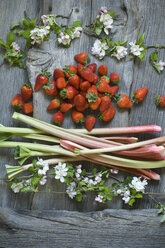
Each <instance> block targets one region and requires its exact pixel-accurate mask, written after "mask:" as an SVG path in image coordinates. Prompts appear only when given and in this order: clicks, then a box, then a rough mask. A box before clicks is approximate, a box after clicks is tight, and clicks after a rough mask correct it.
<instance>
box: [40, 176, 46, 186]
mask: <svg viewBox="0 0 165 248" xmlns="http://www.w3.org/2000/svg"><path fill="white" fill-rule="evenodd" d="M46 182H47V179H46V176H43V177H42V178H41V179H40V184H41V185H44V184H45V183H46Z"/></svg>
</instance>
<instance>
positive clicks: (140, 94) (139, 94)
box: [133, 88, 148, 103]
mask: <svg viewBox="0 0 165 248" xmlns="http://www.w3.org/2000/svg"><path fill="white" fill-rule="evenodd" d="M147 92H148V88H140V89H138V90H136V91H135V93H134V95H133V103H139V102H142V101H143V100H144V98H145V96H146V94H147Z"/></svg>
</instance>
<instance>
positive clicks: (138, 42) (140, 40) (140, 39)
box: [136, 33, 145, 46]
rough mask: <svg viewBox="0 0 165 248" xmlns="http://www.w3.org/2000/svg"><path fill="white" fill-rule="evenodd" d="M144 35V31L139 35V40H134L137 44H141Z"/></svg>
mask: <svg viewBox="0 0 165 248" xmlns="http://www.w3.org/2000/svg"><path fill="white" fill-rule="evenodd" d="M144 36H145V33H143V34H141V35H140V38H139V40H138V41H137V42H136V44H137V45H140V46H141V45H142V44H143V40H144Z"/></svg>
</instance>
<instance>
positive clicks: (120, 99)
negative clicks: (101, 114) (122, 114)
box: [114, 94, 133, 108]
mask: <svg viewBox="0 0 165 248" xmlns="http://www.w3.org/2000/svg"><path fill="white" fill-rule="evenodd" d="M114 99H115V100H116V102H117V105H118V107H119V108H132V105H133V103H132V102H131V100H130V99H129V97H128V96H127V95H125V94H116V95H115V96H114Z"/></svg>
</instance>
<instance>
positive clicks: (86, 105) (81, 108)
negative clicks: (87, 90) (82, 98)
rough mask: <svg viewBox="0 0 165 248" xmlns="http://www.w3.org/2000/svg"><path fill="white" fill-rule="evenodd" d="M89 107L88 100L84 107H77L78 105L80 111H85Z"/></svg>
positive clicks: (77, 108)
mask: <svg viewBox="0 0 165 248" xmlns="http://www.w3.org/2000/svg"><path fill="white" fill-rule="evenodd" d="M87 108H88V103H87V101H86V102H85V104H84V105H83V106H82V107H77V106H76V110H77V111H79V112H84V111H85V110H86V109H87Z"/></svg>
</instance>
